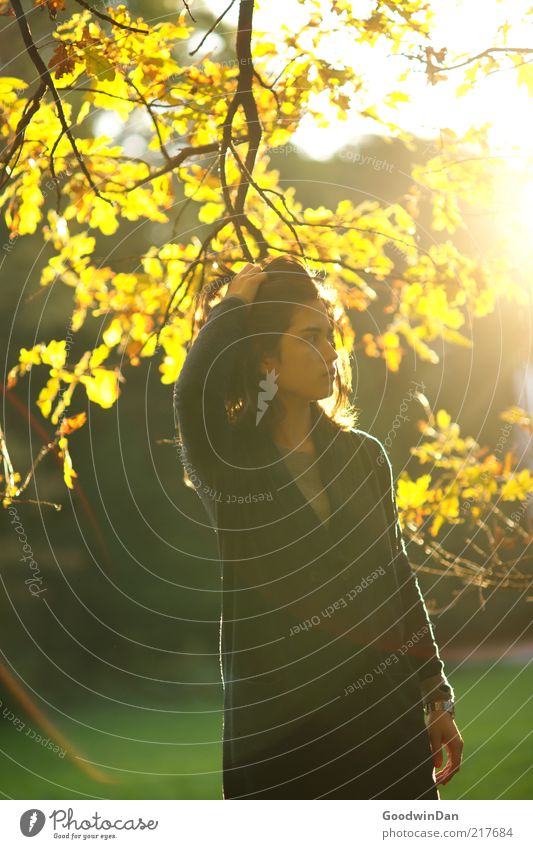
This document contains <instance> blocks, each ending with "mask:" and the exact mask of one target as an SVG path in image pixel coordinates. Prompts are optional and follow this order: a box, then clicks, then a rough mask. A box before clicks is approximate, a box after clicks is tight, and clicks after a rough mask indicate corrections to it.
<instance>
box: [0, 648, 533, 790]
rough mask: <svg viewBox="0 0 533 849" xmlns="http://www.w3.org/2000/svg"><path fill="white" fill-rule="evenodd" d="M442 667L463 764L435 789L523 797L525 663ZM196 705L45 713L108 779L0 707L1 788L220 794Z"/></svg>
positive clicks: (216, 721)
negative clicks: (46, 745)
mask: <svg viewBox="0 0 533 849" xmlns="http://www.w3.org/2000/svg"><path fill="white" fill-rule="evenodd" d="M446 670H447V673H448V674H449V677H450V680H452V682H453V685H454V688H455V691H456V696H457V700H458V701H457V718H456V721H457V725H458V727H459V729H460V731H461V734H462V736H463V739H464V741H465V748H464V753H463V765H462V768H461V771H460V772H459V773H458V774H457V775H456V776H454V778H453V779H452V780H451V781H450V783H449V784H447V785H446V786H445V787H442V788H441V797H442V798H443V799H496V798H502V799H528V798H530V797H531V793H532V790H533V775H532V773H531V757H530V754H531V748H532V746H531V742H532V741H531V737H530V735H531V726H532V723H531V714H532V711H531V704H528V702H529V701H530V700H531V694H532V692H533V687H532V682H533V666H531V665H530V666H529V668H527V667H526V666H525V665H524V664H523V663H521V664H511V663H506V664H505V665H504V664H503V662H501V661H500V662H499V663H497V664H496V665H495V666H494V668H492V669H491V664H490V663H483V664H479V665H477V664H476V665H474V664H469V665H468V666H464V667H463V668H457V669H455V670H454V669H453V668H452V667H451V665H450V664H447V666H446ZM491 702H492V704H491ZM165 708H166V710H168V709H169V708H168V705H166V706H165ZM179 709H180V706H179V705H177V706H176V710H179ZM197 710H198V711H207V712H205V713H196V714H183V715H180V714H171V713H166V712H164V711H163V712H154V711H149V710H132V709H128V708H121V709H119V708H118V707H117V708H112V709H102V710H101V711H96V710H89V709H88V708H87V709H86V710H82V709H80V708H72V709H71V711H70V713H71V715H72V716H75V717H76V719H77V722H75V721H73V720H69V719H66V718H65V717H63V716H61V715H58V716H57V717H56V716H50V719H51V720H52V722H54V723H55V724H56V725H57V727H59V728H60V729H61V731H62V733H63V734H64V735H65V736H66V737H67V738H68V739H69V740H70V741H71V743H72V744H73V745H75V746H76V748H77V750H78V753H79V754H80V755H81V756H82V757H84V758H86V759H87V760H88V761H91V762H93V763H94V764H97V765H99V766H98V767H97V768H98V769H100V770H101V771H102V772H103V773H104V774H105V775H106V776H109V777H110V778H111V779H112V783H105V782H102V781H98V780H96V779H95V778H94V777H91V776H88V775H86V774H85V773H84V772H83V771H82V770H81V769H80V761H79V760H77V759H75V760H72V759H69V758H68V757H65V758H60V757H59V756H58V755H57V754H54V753H53V752H52V751H49V750H46V749H43V748H42V747H41V746H40V745H39V744H37V743H35V742H33V741H32V740H30V739H29V738H28V737H27V736H26V735H25V731H26V730H27V728H28V727H31V728H34V729H35V730H39V729H37V727H36V725H35V723H34V722H33V721H31V720H30V719H28V718H27V717H25V716H24V715H23V714H22V713H20V712H19V715H20V716H21V719H22V720H23V721H24V722H26V727H25V728H24V729H23V730H22V731H20V732H19V731H17V729H16V728H15V726H14V725H13V723H11V722H9V721H8V720H7V719H5V718H2V716H1V713H0V719H1V722H0V749H1V751H0V758H1V759H2V773H1V774H2V776H3V782H2V785H1V786H0V789H1V790H2V792H3V794H5V796H7V797H10V798H13V799H85V798H96V799H221V798H222V791H221V787H222V774H221V767H222V746H221V742H220V741H221V734H222V716H221V713H220V708H219V705H216V704H215V705H205V704H204V705H198V707H197ZM210 710H212V711H213V712H212V713H210V712H209V711H210ZM103 732H106V733H103ZM206 741H207V742H206Z"/></svg>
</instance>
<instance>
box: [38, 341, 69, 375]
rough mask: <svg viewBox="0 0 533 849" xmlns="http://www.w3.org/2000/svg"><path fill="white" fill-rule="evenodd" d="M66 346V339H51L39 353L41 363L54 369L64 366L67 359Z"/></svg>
mask: <svg viewBox="0 0 533 849" xmlns="http://www.w3.org/2000/svg"><path fill="white" fill-rule="evenodd" d="M66 345H67V342H66V339H60V340H59V341H56V340H55V339H52V341H51V342H49V343H48V345H46V347H45V348H44V349H43V350H42V351H41V359H42V362H43V363H46V364H47V365H49V366H53V367H54V368H61V367H62V366H64V365H65V360H66V359H67V351H66Z"/></svg>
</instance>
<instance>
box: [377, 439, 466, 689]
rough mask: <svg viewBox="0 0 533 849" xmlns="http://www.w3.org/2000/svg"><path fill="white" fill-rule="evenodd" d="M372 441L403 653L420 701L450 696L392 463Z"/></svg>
mask: <svg viewBox="0 0 533 849" xmlns="http://www.w3.org/2000/svg"><path fill="white" fill-rule="evenodd" d="M372 441H373V442H374V443H375V445H374V449H377V452H376V455H375V462H376V473H377V475H378V478H379V480H380V491H381V492H382V493H383V499H384V506H385V512H386V515H387V523H388V526H389V533H390V534H391V543H392V546H393V551H394V554H395V569H396V573H397V578H398V586H399V587H400V596H401V601H402V607H403V610H404V634H405V642H406V643H407V642H408V641H412V643H413V645H412V646H410V647H409V648H408V649H407V651H406V654H407V655H409V657H410V659H411V661H412V663H413V665H414V667H415V669H416V672H417V675H418V680H419V682H420V689H421V693H422V698H423V701H424V702H427V701H431V700H432V699H439V698H440V699H449V698H454V691H453V688H452V686H451V685H450V682H449V681H448V679H447V677H446V675H445V673H444V663H443V661H442V659H441V657H440V655H439V650H438V646H437V642H436V640H435V634H434V632H433V627H432V625H431V621H430V619H429V615H428V611H427V608H426V605H425V603H424V598H423V596H422V593H421V591H420V586H419V583H418V578H417V576H416V573H415V572H414V571H413V569H412V568H411V565H410V563H409V559H408V557H407V551H406V548H405V542H404V538H403V534H402V530H401V527H400V523H399V520H398V508H397V504H396V495H395V487H394V477H393V470H392V465H391V462H390V460H389V458H388V456H387V453H386V451H385V448H384V447H383V445H382V444H381V442H380V441H379V440H377V439H376V438H375V437H373V438H372Z"/></svg>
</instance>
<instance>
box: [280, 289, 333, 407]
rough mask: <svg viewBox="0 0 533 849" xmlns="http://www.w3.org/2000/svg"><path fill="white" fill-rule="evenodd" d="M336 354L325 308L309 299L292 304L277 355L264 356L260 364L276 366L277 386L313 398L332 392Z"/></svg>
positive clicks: (312, 399) (288, 391)
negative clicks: (298, 303)
mask: <svg viewBox="0 0 533 849" xmlns="http://www.w3.org/2000/svg"><path fill="white" fill-rule="evenodd" d="M337 357H338V354H337V352H336V351H335V348H334V347H333V328H332V326H331V324H330V320H329V317H328V314H327V312H326V308H325V307H324V305H323V304H322V303H321V302H320V301H309V302H307V303H306V304H304V305H301V306H296V307H295V308H294V312H293V318H292V323H291V325H290V327H289V328H288V329H287V330H286V332H285V333H284V334H283V335H282V337H281V339H280V344H279V349H278V355H277V356H273V355H267V356H265V357H264V358H263V368H266V369H267V370H268V371H271V370H272V369H274V370H275V373H276V375H274V376H273V379H274V382H275V383H276V385H277V387H278V390H281V391H283V392H287V393H291V394H294V395H297V396H299V397H301V398H303V399H305V400H308V401H314V400H319V399H320V398H327V397H328V396H329V395H331V393H332V391H333V385H334V379H335V361H336V359H337Z"/></svg>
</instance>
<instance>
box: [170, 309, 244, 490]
mask: <svg viewBox="0 0 533 849" xmlns="http://www.w3.org/2000/svg"><path fill="white" fill-rule="evenodd" d="M247 307H248V303H247V302H246V301H244V299H243V298H240V297H238V296H237V295H232V296H226V297H225V298H223V299H222V300H221V301H220V302H219V303H218V304H216V305H215V306H214V307H213V308H212V309H211V311H210V313H209V316H208V318H207V321H206V322H205V324H204V325H203V326H202V328H201V329H200V332H199V333H198V336H197V337H196V339H195V341H194V342H193V344H192V345H191V347H190V349H189V351H188V353H187V356H186V357H185V361H184V363H183V366H182V368H181V371H180V374H179V376H178V379H177V380H176V382H175V384H174V415H175V417H176V420H177V424H178V426H179V433H180V448H181V458H180V459H181V460H182V463H183V465H184V467H185V469H186V471H187V474H188V476H189V479H190V480H191V483H193V485H194V486H195V488H196V489H197V490H198V489H199V488H200V486H203V485H205V484H206V483H207V484H209V485H212V484H213V481H214V474H215V469H216V468H217V467H219V466H220V464H221V463H222V462H223V461H224V459H227V457H228V455H227V453H226V449H227V446H228V444H229V438H230V430H231V424H230V422H229V419H228V415H227V412H226V405H225V397H226V390H227V388H228V384H229V381H230V379H231V375H232V371H233V367H234V365H235V362H236V360H237V358H238V355H239V345H238V342H239V340H240V339H241V338H242V336H243V335H244V328H245V324H246V316H247V312H248V310H247Z"/></svg>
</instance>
